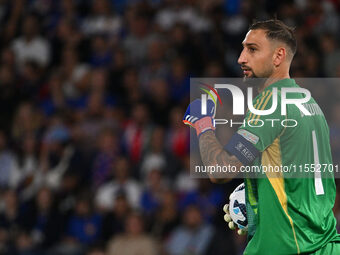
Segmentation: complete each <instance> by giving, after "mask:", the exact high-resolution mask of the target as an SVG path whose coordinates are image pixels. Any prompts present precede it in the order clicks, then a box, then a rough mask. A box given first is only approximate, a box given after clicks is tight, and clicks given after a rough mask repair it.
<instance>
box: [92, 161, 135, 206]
mask: <svg viewBox="0 0 340 255" xmlns="http://www.w3.org/2000/svg"><path fill="white" fill-rule="evenodd" d="M113 169H114V173H113V174H114V177H115V178H114V179H113V180H112V181H111V182H108V183H106V184H104V185H103V186H101V187H100V188H99V189H98V192H97V194H96V198H95V199H96V206H97V207H98V208H99V209H100V210H101V211H107V210H111V209H112V208H114V206H115V204H114V203H115V200H114V198H115V197H116V196H117V195H119V194H122V193H123V194H125V196H126V199H127V200H128V203H129V204H130V205H131V206H132V207H133V208H138V207H139V200H140V196H141V188H140V186H139V183H137V182H136V181H135V180H133V179H132V178H131V175H130V164H129V162H128V160H127V159H126V158H120V159H118V160H117V162H116V164H115V166H114V168H113Z"/></svg>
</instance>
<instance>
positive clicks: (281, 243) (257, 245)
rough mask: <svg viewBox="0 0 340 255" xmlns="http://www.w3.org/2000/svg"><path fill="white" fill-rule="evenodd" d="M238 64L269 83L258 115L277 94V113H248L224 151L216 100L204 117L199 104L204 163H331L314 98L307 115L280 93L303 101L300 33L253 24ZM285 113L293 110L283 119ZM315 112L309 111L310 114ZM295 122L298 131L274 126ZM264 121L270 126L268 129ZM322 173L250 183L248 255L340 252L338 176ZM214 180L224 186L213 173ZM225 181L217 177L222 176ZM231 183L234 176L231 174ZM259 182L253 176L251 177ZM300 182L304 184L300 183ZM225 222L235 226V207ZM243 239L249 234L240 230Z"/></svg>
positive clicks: (192, 121) (194, 114)
mask: <svg viewBox="0 0 340 255" xmlns="http://www.w3.org/2000/svg"><path fill="white" fill-rule="evenodd" d="M242 45H243V50H242V52H241V55H240V57H239V59H238V63H239V64H240V65H241V68H242V70H243V74H244V79H245V80H246V81H247V80H249V79H251V78H263V80H264V82H262V83H260V84H259V85H257V90H258V92H259V94H258V96H257V97H255V99H254V100H253V106H254V108H255V109H256V110H268V109H271V106H272V105H273V102H274V95H275V94H274V93H273V92H274V91H277V107H276V109H275V111H274V112H272V113H270V114H269V115H256V114H254V113H252V112H250V111H249V110H248V111H247V113H246V116H245V124H244V125H242V126H241V127H240V128H239V129H238V131H237V132H236V133H235V134H234V135H233V136H232V138H231V139H230V141H229V142H228V143H227V145H226V146H224V147H223V146H221V144H220V143H219V142H218V140H217V139H216V136H215V132H214V130H215V126H214V112H215V107H216V106H215V104H214V102H213V100H207V111H206V112H207V114H202V113H201V104H202V102H201V100H200V99H196V100H195V101H193V102H192V103H191V104H190V105H189V107H188V109H187V112H186V113H185V115H184V119H183V122H184V123H185V124H187V125H190V126H192V127H194V128H195V129H196V132H197V135H198V139H199V147H200V153H201V158H202V162H203V163H204V165H206V166H216V165H219V166H228V165H229V166H234V167H236V168H237V169H239V171H240V169H242V167H245V166H258V167H259V169H264V168H265V167H279V169H280V168H281V169H282V167H285V166H293V168H294V166H295V167H298V166H300V165H307V166H312V165H313V166H316V167H317V166H319V165H321V164H327V165H332V156H331V149H330V143H329V128H328V125H327V122H326V119H325V117H324V115H323V113H322V111H321V110H320V108H319V106H318V105H317V103H316V102H315V100H314V99H313V98H312V97H311V98H310V99H309V101H308V102H306V103H305V104H304V105H303V106H304V107H306V108H307V109H312V108H313V109H318V110H317V111H313V113H312V114H306V113H304V112H303V111H301V109H300V107H297V105H294V104H287V106H286V109H281V92H282V94H284V93H283V91H285V90H286V89H289V90H291V91H295V92H293V93H289V96H288V97H289V98H293V99H303V98H304V97H305V95H303V93H300V92H297V90H298V89H300V87H299V86H298V85H297V84H296V83H295V81H294V80H293V79H291V78H290V76H289V69H290V65H291V62H292V59H293V57H294V54H295V52H296V47H297V45H296V39H295V36H294V32H293V29H292V28H290V27H288V26H286V25H285V24H284V23H283V22H281V21H279V20H277V19H275V20H267V21H261V22H256V23H254V24H253V25H251V26H250V29H249V32H248V33H247V35H246V37H245V39H244V41H243V42H242ZM281 110H286V113H285V114H283V115H282V113H281ZM308 113H310V112H308ZM269 119H275V120H277V122H279V123H280V122H281V121H285V120H287V119H294V120H296V121H297V123H298V125H296V126H294V127H284V126H282V125H277V123H276V125H273V123H272V122H271V121H266V120H269ZM259 122H261V123H263V125H261V127H258V126H259V124H258V123H259ZM327 174H328V178H325V175H326V174H324V173H322V175H324V178H322V176H321V173H318V174H315V173H314V172H313V173H305V175H302V174H301V175H295V176H294V175H293V173H292V172H288V173H286V172H282V171H279V172H274V173H273V172H262V175H261V174H259V175H258V176H256V177H259V178H245V191H246V192H245V193H246V208H247V219H248V244H247V247H246V249H245V252H244V254H248V255H249V254H261V255H266V254H268V255H269V254H270V255H273V254H307V253H308V254H340V235H339V234H338V233H337V231H336V219H335V217H334V215H333V212H332V208H333V206H334V202H335V195H336V189H335V182H334V177H333V175H331V174H330V173H329V172H328V173H327ZM209 177H210V179H211V180H212V181H213V182H217V181H220V179H217V178H216V175H214V174H212V173H209ZM220 177H221V176H218V178H220ZM228 177H230V176H228ZM252 177H254V175H253V176H252ZM297 177H299V178H297ZM224 210H225V212H226V216H225V220H226V221H229V222H230V223H229V227H231V228H234V227H235V224H234V223H233V222H232V221H231V218H230V215H229V210H228V206H225V208H224ZM238 232H239V233H243V232H244V231H243V230H241V229H240V230H239V231H238Z"/></svg>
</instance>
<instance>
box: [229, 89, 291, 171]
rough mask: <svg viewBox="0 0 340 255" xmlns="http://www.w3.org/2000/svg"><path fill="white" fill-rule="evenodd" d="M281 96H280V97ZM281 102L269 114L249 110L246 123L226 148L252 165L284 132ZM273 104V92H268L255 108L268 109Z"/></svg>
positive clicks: (245, 163)
mask: <svg viewBox="0 0 340 255" xmlns="http://www.w3.org/2000/svg"><path fill="white" fill-rule="evenodd" d="M278 98H279V97H278ZM280 105H281V102H280V101H278V104H277V107H276V110H275V111H274V112H273V113H271V114H269V115H255V114H253V113H251V112H250V111H248V112H247V114H246V117H245V119H244V123H245V125H243V126H241V127H240V128H239V129H238V131H237V132H236V133H235V134H234V135H233V136H232V138H231V139H230V141H229V143H228V144H227V145H226V146H225V150H226V151H228V152H229V153H230V154H232V155H234V156H236V157H237V158H238V159H239V160H240V161H241V162H242V163H243V164H244V165H251V164H252V163H253V162H254V160H255V159H256V158H257V157H259V156H260V154H261V152H263V151H264V150H265V149H266V148H267V147H268V146H269V145H271V144H272V143H273V142H274V140H275V139H276V138H277V137H278V136H279V135H280V134H281V133H282V132H283V130H284V128H283V127H282V125H281V121H282V120H283V119H285V116H281V107H280ZM271 106H272V93H266V94H264V95H263V97H261V98H259V99H258V100H256V101H255V102H254V107H255V109H258V110H268V109H270V108H271Z"/></svg>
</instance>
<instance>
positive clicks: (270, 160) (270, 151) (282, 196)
mask: <svg viewBox="0 0 340 255" xmlns="http://www.w3.org/2000/svg"><path fill="white" fill-rule="evenodd" d="M261 163H262V165H266V166H269V165H271V166H281V165H282V158H281V149H280V137H277V138H276V139H275V140H274V141H273V143H272V144H271V145H270V146H269V147H268V148H267V149H266V150H265V151H264V152H263V153H262V159H261ZM266 175H267V178H268V180H269V182H270V184H271V185H272V187H273V189H274V191H275V194H276V196H277V198H278V200H279V202H280V204H281V207H282V209H283V211H284V212H285V214H286V216H287V218H288V220H289V223H290V225H291V227H292V232H293V238H294V241H295V245H296V250H297V254H300V247H299V244H298V241H297V238H296V233H295V228H294V221H293V219H292V217H290V215H289V213H288V199H287V194H286V191H285V183H284V176H283V174H282V172H266Z"/></svg>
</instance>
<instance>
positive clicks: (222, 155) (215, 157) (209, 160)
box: [199, 131, 242, 181]
mask: <svg viewBox="0 0 340 255" xmlns="http://www.w3.org/2000/svg"><path fill="white" fill-rule="evenodd" d="M199 147H200V152H201V158H202V162H203V164H204V165H205V166H217V165H219V166H221V167H223V166H230V167H236V169H237V172H238V170H239V168H240V167H241V166H242V163H241V162H240V161H239V160H238V159H237V158H236V157H235V156H231V155H229V154H228V153H227V152H226V151H225V150H224V149H223V147H222V145H221V144H220V143H219V142H218V141H217V138H216V136H215V133H214V132H213V131H207V132H205V133H203V134H202V135H201V136H200V138H199ZM236 175H237V173H235V175H234V176H233V175H232V173H229V174H226V173H223V172H220V173H218V172H215V173H210V172H209V177H210V179H212V181H217V180H216V179H230V178H233V177H235V176H236Z"/></svg>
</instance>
